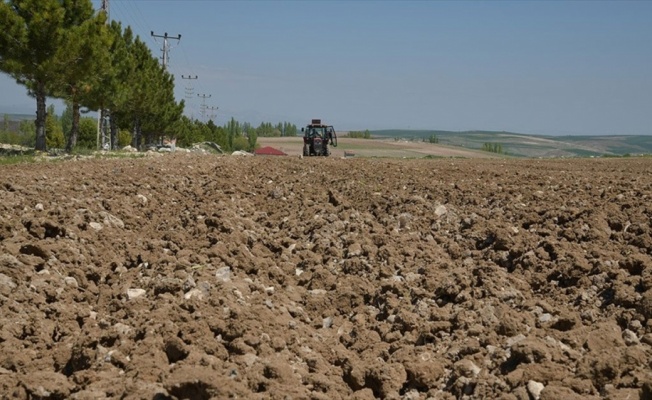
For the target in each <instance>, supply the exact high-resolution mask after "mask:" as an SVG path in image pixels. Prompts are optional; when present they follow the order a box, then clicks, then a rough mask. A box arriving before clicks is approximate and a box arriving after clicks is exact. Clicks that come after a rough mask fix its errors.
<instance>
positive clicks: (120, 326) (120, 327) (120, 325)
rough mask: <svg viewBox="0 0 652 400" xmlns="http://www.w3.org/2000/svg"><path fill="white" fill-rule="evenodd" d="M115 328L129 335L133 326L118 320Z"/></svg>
mask: <svg viewBox="0 0 652 400" xmlns="http://www.w3.org/2000/svg"><path fill="white" fill-rule="evenodd" d="M113 328H114V329H115V331H116V332H118V333H119V334H121V335H128V334H129V333H130V332H131V327H130V326H129V325H125V324H123V323H121V322H118V323H117V324H115V325H113Z"/></svg>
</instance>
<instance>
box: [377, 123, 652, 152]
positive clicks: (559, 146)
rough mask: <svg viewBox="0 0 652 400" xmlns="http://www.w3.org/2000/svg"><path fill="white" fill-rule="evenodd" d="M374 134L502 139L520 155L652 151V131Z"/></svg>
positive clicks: (469, 141)
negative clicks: (606, 134) (556, 133)
mask: <svg viewBox="0 0 652 400" xmlns="http://www.w3.org/2000/svg"><path fill="white" fill-rule="evenodd" d="M371 135H372V137H374V138H400V139H407V140H427V139H428V138H430V137H431V136H432V135H436V136H437V138H438V140H439V144H444V145H450V146H459V147H464V148H468V149H481V148H482V146H483V145H484V144H485V143H492V144H493V143H499V144H500V145H501V146H502V148H503V150H504V151H505V153H506V154H509V155H511V156H516V157H592V156H593V157H598V156H622V155H644V154H652V135H650V136H643V135H638V136H637V135H610V136H545V135H526V134H522V133H515V132H501V131H463V132H454V131H441V130H400V129H387V130H376V131H371Z"/></svg>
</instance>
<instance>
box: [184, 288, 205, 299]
mask: <svg viewBox="0 0 652 400" xmlns="http://www.w3.org/2000/svg"><path fill="white" fill-rule="evenodd" d="M183 298H184V299H186V300H190V299H197V300H204V293H203V292H202V291H201V290H200V289H191V290H189V291H188V293H186V294H184V295H183Z"/></svg>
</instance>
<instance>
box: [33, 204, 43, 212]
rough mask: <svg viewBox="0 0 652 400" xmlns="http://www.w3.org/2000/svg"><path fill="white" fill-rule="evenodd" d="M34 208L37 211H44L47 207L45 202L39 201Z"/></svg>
mask: <svg viewBox="0 0 652 400" xmlns="http://www.w3.org/2000/svg"><path fill="white" fill-rule="evenodd" d="M34 209H35V210H36V211H43V210H44V209H45V208H44V207H43V204H41V203H38V204H37V205H35V206H34Z"/></svg>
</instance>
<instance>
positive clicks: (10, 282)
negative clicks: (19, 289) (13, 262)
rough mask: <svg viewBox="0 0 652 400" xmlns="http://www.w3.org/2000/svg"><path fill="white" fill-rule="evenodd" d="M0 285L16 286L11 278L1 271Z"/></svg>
mask: <svg viewBox="0 0 652 400" xmlns="http://www.w3.org/2000/svg"><path fill="white" fill-rule="evenodd" d="M0 285H2V286H7V287H8V288H9V289H15V288H16V286H17V285H16V283H15V282H14V281H13V279H11V278H10V277H8V276H7V275H5V274H1V273H0Z"/></svg>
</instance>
